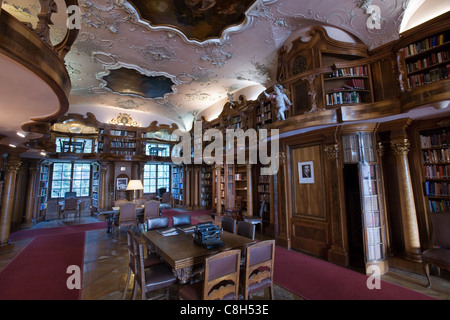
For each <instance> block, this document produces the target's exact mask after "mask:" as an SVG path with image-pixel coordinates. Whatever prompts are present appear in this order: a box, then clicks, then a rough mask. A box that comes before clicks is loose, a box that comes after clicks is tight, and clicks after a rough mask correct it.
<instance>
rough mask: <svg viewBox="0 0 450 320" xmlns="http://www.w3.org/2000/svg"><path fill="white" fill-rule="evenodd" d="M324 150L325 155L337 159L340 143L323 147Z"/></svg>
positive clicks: (329, 158)
mask: <svg viewBox="0 0 450 320" xmlns="http://www.w3.org/2000/svg"><path fill="white" fill-rule="evenodd" d="M323 151H324V152H325V156H326V157H327V159H328V160H336V159H337V156H338V152H339V145H338V144H330V145H327V146H325V147H324V148H323Z"/></svg>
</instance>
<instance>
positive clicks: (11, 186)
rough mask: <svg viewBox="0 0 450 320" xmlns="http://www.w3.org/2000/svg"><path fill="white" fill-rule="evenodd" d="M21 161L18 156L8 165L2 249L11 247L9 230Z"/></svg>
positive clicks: (0, 221)
mask: <svg viewBox="0 0 450 320" xmlns="http://www.w3.org/2000/svg"><path fill="white" fill-rule="evenodd" d="M20 166H21V162H20V161H19V160H18V156H17V159H16V158H12V159H10V160H9V162H8V164H7V165H6V176H5V186H4V190H3V201H2V207H1V212H0V249H3V248H7V247H10V246H11V245H12V244H11V242H10V241H9V232H10V229H11V219H12V214H13V206H14V190H15V187H16V178H17V172H18V171H19V170H20Z"/></svg>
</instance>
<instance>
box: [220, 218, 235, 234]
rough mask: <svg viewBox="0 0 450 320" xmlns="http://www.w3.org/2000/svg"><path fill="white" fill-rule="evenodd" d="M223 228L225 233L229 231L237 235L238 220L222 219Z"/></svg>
mask: <svg viewBox="0 0 450 320" xmlns="http://www.w3.org/2000/svg"><path fill="white" fill-rule="evenodd" d="M222 228H223V230H224V231H228V232H231V233H236V220H234V219H233V218H230V217H226V216H225V217H223V218H222Z"/></svg>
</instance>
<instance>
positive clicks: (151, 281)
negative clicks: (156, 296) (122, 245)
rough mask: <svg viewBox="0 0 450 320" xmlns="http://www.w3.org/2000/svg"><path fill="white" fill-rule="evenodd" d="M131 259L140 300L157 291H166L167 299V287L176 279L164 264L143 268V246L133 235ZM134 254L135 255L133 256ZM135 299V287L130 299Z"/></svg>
mask: <svg viewBox="0 0 450 320" xmlns="http://www.w3.org/2000/svg"><path fill="white" fill-rule="evenodd" d="M133 246H134V248H133V255H134V256H133V257H132V258H134V261H135V265H136V273H135V283H136V284H137V286H139V288H140V289H141V298H142V300H147V293H148V292H152V291H155V290H159V289H163V288H165V289H166V293H165V295H164V296H165V297H166V298H168V294H169V287H170V286H171V285H173V284H175V283H176V282H177V277H176V276H175V275H174V274H173V272H172V270H171V269H170V268H169V266H167V265H166V264H165V263H162V264H156V265H153V266H150V267H148V268H146V267H145V260H144V246H143V244H142V241H141V239H140V238H139V237H138V236H137V235H135V234H133ZM135 252H136V254H134V253H135ZM135 298H136V287H135V288H134V290H133V295H132V299H133V300H134V299H135Z"/></svg>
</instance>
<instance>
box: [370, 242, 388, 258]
mask: <svg viewBox="0 0 450 320" xmlns="http://www.w3.org/2000/svg"><path fill="white" fill-rule="evenodd" d="M381 259H384V257H383V254H382V244H378V243H377V244H375V245H368V246H367V260H368V261H373V260H381Z"/></svg>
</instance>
